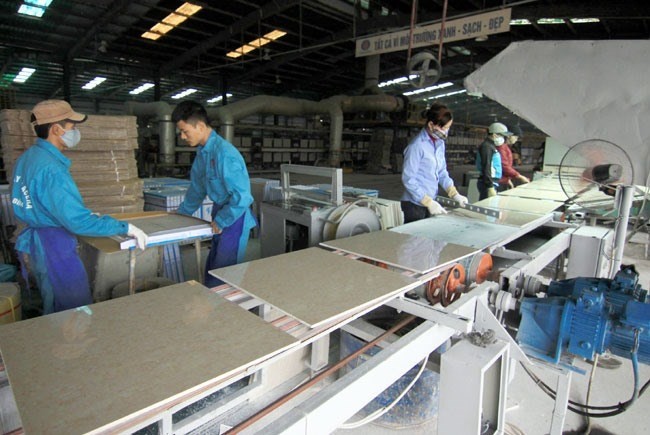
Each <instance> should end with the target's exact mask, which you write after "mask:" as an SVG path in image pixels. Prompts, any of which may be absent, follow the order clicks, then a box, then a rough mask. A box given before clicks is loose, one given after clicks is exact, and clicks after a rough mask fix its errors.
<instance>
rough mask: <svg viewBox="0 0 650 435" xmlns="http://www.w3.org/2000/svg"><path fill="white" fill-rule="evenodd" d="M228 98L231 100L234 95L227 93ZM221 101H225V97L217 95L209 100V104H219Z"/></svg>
mask: <svg viewBox="0 0 650 435" xmlns="http://www.w3.org/2000/svg"><path fill="white" fill-rule="evenodd" d="M226 97H227V98H230V97H232V94H231V93H230V92H227V93H226ZM221 100H223V96H222V95H217V96H216V97H214V98H210V99H209V100H207V102H208V103H218V102H219V101H221Z"/></svg>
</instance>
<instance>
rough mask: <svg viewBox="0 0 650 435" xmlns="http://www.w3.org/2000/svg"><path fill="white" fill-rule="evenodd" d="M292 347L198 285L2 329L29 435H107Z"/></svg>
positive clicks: (289, 341) (261, 323) (254, 318)
mask: <svg viewBox="0 0 650 435" xmlns="http://www.w3.org/2000/svg"><path fill="white" fill-rule="evenodd" d="M294 343H296V341H295V339H294V338H292V337H291V336H290V335H288V334H286V333H284V332H282V331H279V330H278V329H276V328H274V327H273V326H271V325H269V324H268V323H266V322H264V321H263V320H262V319H260V318H259V317H257V316H255V315H253V314H251V313H249V312H247V311H246V310H243V309H242V308H240V307H238V306H236V305H234V304H232V303H231V302H228V301H226V300H225V299H223V298H222V297H221V296H218V295H216V294H214V293H212V292H210V291H209V290H208V289H207V288H205V287H204V286H202V285H200V284H198V283H196V282H194V281H190V282H187V283H183V284H178V285H173V286H169V287H164V288H160V289H156V290H152V291H149V292H144V293H138V294H136V295H133V296H128V297H123V298H119V299H114V300H110V301H106V302H101V303H98V304H93V305H88V306H86V307H81V308H78V309H74V310H67V311H63V312H60V313H55V314H50V315H47V316H43V317H38V318H34V319H29V320H23V321H21V322H17V323H13V324H8V325H4V326H2V327H1V328H0V350H1V351H2V358H3V360H4V363H5V366H6V369H7V374H8V376H9V381H10V383H11V387H12V389H13V392H14V395H15V397H16V403H17V405H18V410H19V412H20V416H21V418H22V422H23V427H24V429H25V433H28V434H72V433H86V432H88V431H91V430H93V429H97V428H102V427H104V430H105V431H107V432H113V431H115V430H116V429H110V427H111V424H112V422H115V421H117V420H119V419H123V418H128V417H129V416H136V415H138V414H139V413H140V412H142V411H143V410H145V409H147V408H151V407H154V406H162V405H164V404H165V403H169V401H170V400H172V399H173V398H174V397H178V396H179V395H182V394H184V393H188V392H191V391H193V390H196V389H198V388H199V387H200V386H201V385H205V384H206V383H209V382H214V381H216V380H218V379H223V378H226V377H227V376H229V375H230V374H232V373H235V372H236V371H238V370H241V368H242V367H243V366H246V365H248V364H249V363H253V362H256V361H261V360H263V359H266V358H267V357H269V356H270V355H272V354H276V353H278V352H280V351H281V350H283V349H286V348H288V347H290V346H291V345H292V344H294ZM107 425H108V426H107Z"/></svg>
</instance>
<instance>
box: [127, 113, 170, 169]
mask: <svg viewBox="0 0 650 435" xmlns="http://www.w3.org/2000/svg"><path fill="white" fill-rule="evenodd" d="M124 108H125V111H126V113H127V114H128V115H136V116H137V115H140V116H142V115H149V116H151V115H155V117H156V122H157V123H158V137H159V142H160V143H159V145H158V155H159V159H158V160H159V161H160V162H161V163H167V164H171V163H174V161H175V153H176V126H175V125H174V123H173V122H172V111H173V110H174V108H173V107H172V106H170V105H169V104H167V103H165V102H164V101H156V102H153V103H137V102H134V101H127V102H126V103H125V105H124Z"/></svg>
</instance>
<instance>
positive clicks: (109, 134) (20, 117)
mask: <svg viewBox="0 0 650 435" xmlns="http://www.w3.org/2000/svg"><path fill="white" fill-rule="evenodd" d="M30 116H31V113H30V112H29V111H26V110H2V111H0V144H1V145H2V156H3V160H4V167H5V170H6V173H7V179H8V180H11V176H12V170H13V166H14V164H15V162H16V160H17V159H18V157H19V156H20V155H21V154H22V153H23V152H24V151H25V150H26V149H27V148H28V147H30V146H31V145H32V144H33V143H34V142H35V141H36V136H35V135H34V130H33V128H32V126H31V123H30ZM77 128H78V129H79V131H80V132H81V142H80V143H79V145H78V146H77V147H75V148H73V149H67V150H65V151H64V154H65V155H66V156H67V157H68V158H69V159H70V160H71V162H72V164H71V166H70V173H71V174H72V178H74V180H75V181H76V183H77V186H79V191H80V192H81V196H82V197H83V198H84V201H85V203H86V206H87V207H88V208H90V209H91V210H93V211H95V212H99V213H104V214H106V213H131V212H139V211H142V208H143V205H144V200H143V199H142V180H140V179H139V178H138V169H137V163H136V160H135V155H134V152H133V150H134V149H136V148H137V147H138V140H137V138H138V131H137V125H136V118H135V117H134V116H100V115H91V116H89V117H88V120H87V121H86V122H84V123H82V124H78V126H77Z"/></svg>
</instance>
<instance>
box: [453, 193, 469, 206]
mask: <svg viewBox="0 0 650 435" xmlns="http://www.w3.org/2000/svg"><path fill="white" fill-rule="evenodd" d="M451 199H453V200H454V201H456V202H457V203H458V204H460V206H461V207H465V206H466V205H467V203H468V202H469V201H468V200H467V197H466V196H463V195H461V194H460V193H457V194H455V195H454V196H452V197H451Z"/></svg>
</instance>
